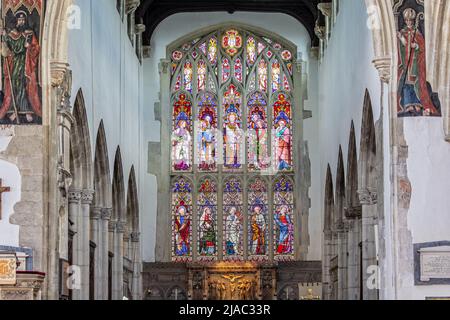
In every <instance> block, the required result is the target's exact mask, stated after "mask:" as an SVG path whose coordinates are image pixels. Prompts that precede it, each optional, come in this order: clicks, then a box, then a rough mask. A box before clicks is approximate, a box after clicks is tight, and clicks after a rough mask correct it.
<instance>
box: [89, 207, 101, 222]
mask: <svg viewBox="0 0 450 320" xmlns="http://www.w3.org/2000/svg"><path fill="white" fill-rule="evenodd" d="M101 217H102V208H99V207H93V208H91V219H92V220H99V219H100V218H101Z"/></svg>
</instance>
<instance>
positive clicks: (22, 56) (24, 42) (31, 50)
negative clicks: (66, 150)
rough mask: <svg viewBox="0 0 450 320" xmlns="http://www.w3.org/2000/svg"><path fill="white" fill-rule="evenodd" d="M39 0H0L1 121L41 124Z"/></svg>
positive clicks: (40, 16) (42, 4) (40, 0)
mask: <svg viewBox="0 0 450 320" xmlns="http://www.w3.org/2000/svg"><path fill="white" fill-rule="evenodd" d="M43 6H44V2H43V1H42V0H27V1H18V0H3V1H2V24H3V25H2V26H1V53H2V77H1V90H2V92H1V94H0V105H1V107H0V124H8V125H9V124H13V125H20V124H42V96H41V95H42V93H41V90H42V89H41V84H40V70H39V61H40V54H41V47H40V34H41V25H42V23H41V22H42V19H43V14H42V13H43V12H44V7H43Z"/></svg>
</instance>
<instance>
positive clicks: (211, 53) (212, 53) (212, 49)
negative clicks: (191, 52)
mask: <svg viewBox="0 0 450 320" xmlns="http://www.w3.org/2000/svg"><path fill="white" fill-rule="evenodd" d="M208 59H209V62H210V63H211V64H212V65H215V64H216V63H217V39H216V38H214V37H212V38H211V39H210V40H209V45H208Z"/></svg>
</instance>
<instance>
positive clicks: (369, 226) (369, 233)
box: [358, 91, 378, 300]
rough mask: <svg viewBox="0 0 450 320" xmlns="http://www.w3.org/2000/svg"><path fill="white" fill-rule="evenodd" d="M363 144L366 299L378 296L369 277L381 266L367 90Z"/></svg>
mask: <svg viewBox="0 0 450 320" xmlns="http://www.w3.org/2000/svg"><path fill="white" fill-rule="evenodd" d="M360 143H361V146H360V157H359V186H360V189H359V190H358V195H359V202H360V204H361V205H362V233H361V235H362V261H363V263H362V268H363V270H362V273H363V279H362V280H363V283H364V285H363V296H362V299H364V300H376V299H378V290H377V283H375V285H374V286H369V285H368V282H367V280H368V279H369V276H370V275H371V273H372V272H371V271H370V270H372V269H373V268H374V267H377V266H378V261H377V252H376V244H375V237H376V234H375V225H377V224H378V207H377V197H378V182H377V179H378V175H377V157H376V153H377V145H376V134H375V123H374V117H373V110H372V102H371V98H370V94H369V92H368V91H366V93H365V97H364V106H363V118H362V125H361V142H360Z"/></svg>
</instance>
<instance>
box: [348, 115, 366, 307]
mask: <svg viewBox="0 0 450 320" xmlns="http://www.w3.org/2000/svg"><path fill="white" fill-rule="evenodd" d="M357 152H358V151H357V147H356V135H355V125H354V122H353V120H352V122H351V125H350V135H349V142H348V156H347V185H346V208H345V217H346V219H347V227H348V242H347V244H348V246H347V252H348V262H347V263H348V270H347V281H348V282H347V299H349V300H359V299H360V298H361V294H360V293H361V285H362V282H361V276H360V275H361V259H360V258H361V257H360V256H361V255H360V251H361V250H360V247H359V244H360V243H361V214H362V211H361V210H362V209H361V205H360V203H359V197H358V154H357Z"/></svg>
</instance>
